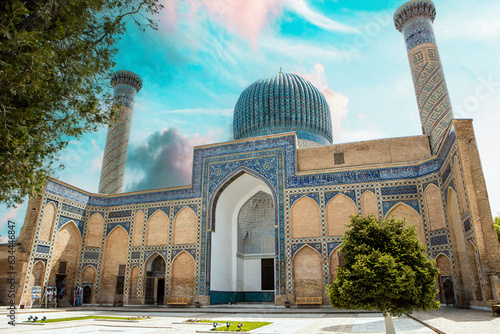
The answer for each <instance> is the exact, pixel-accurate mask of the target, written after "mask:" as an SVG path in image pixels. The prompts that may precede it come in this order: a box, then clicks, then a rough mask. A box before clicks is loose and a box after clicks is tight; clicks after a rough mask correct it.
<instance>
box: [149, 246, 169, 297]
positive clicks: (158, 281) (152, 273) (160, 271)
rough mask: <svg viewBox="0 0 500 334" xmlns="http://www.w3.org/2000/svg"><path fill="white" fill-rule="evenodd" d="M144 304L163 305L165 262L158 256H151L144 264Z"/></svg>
mask: <svg viewBox="0 0 500 334" xmlns="http://www.w3.org/2000/svg"><path fill="white" fill-rule="evenodd" d="M145 297H146V299H145V303H146V304H149V305H155V304H156V305H163V301H164V299H165V260H164V259H163V257H161V256H160V255H159V254H155V255H153V256H152V257H151V258H150V259H149V261H148V262H147V264H146V293H145Z"/></svg>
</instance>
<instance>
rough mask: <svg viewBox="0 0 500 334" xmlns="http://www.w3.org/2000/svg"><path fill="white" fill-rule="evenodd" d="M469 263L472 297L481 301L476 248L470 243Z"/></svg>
mask: <svg viewBox="0 0 500 334" xmlns="http://www.w3.org/2000/svg"><path fill="white" fill-rule="evenodd" d="M468 250H469V262H470V270H471V276H472V283H473V285H474V297H475V299H476V300H477V301H481V300H483V294H482V289H481V277H480V276H479V267H478V262H477V258H476V247H475V246H474V244H473V243H472V242H469V249H468Z"/></svg>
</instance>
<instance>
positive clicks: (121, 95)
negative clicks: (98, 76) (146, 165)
mask: <svg viewBox="0 0 500 334" xmlns="http://www.w3.org/2000/svg"><path fill="white" fill-rule="evenodd" d="M111 84H112V85H113V88H114V91H115V93H114V100H115V103H121V104H122V106H121V108H120V110H119V115H118V120H117V121H116V123H114V124H113V125H110V127H109V129H108V136H107V138H106V148H105V150H104V158H103V162H102V170H101V180H100V182H99V192H100V193H104V194H116V193H120V192H121V191H122V186H123V178H124V176H125V164H126V162H127V149H128V140H129V136H130V127H131V125H132V117H133V114H134V112H133V107H134V97H135V93H136V92H138V91H139V90H140V89H141V87H142V79H141V77H139V76H138V75H137V74H135V73H132V72H128V71H118V72H115V73H114V74H113V76H112V77H111Z"/></svg>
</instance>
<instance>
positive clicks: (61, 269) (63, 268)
mask: <svg viewBox="0 0 500 334" xmlns="http://www.w3.org/2000/svg"><path fill="white" fill-rule="evenodd" d="M57 273H58V274H61V275H65V274H66V262H59V269H58V270H57Z"/></svg>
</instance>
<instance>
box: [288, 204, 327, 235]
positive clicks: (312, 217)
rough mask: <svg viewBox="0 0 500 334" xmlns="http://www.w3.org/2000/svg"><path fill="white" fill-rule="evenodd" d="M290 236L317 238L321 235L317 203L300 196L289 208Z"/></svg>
mask: <svg viewBox="0 0 500 334" xmlns="http://www.w3.org/2000/svg"><path fill="white" fill-rule="evenodd" d="M290 217H291V220H292V221H291V234H292V238H317V237H320V236H321V215H320V211H319V206H318V203H316V202H315V201H314V200H312V199H311V198H309V197H307V196H302V197H301V198H300V199H299V200H297V201H296V202H295V203H293V205H292V208H291V215H290Z"/></svg>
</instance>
